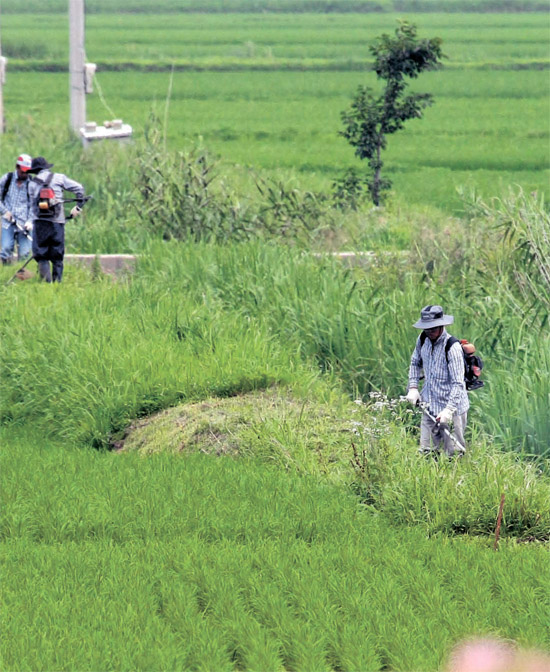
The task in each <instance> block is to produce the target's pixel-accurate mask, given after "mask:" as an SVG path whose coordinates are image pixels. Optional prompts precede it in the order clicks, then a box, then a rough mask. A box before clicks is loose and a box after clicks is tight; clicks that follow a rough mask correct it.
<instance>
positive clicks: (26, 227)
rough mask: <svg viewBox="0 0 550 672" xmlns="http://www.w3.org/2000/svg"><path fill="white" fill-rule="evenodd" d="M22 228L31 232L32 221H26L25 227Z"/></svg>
mask: <svg viewBox="0 0 550 672" xmlns="http://www.w3.org/2000/svg"><path fill="white" fill-rule="evenodd" d="M23 228H24V229H25V231H32V219H29V220H28V221H26V222H25V226H24V227H23Z"/></svg>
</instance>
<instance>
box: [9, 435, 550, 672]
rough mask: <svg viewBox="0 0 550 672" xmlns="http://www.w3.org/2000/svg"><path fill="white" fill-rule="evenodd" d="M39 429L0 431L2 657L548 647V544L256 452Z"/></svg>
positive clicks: (70, 664)
mask: <svg viewBox="0 0 550 672" xmlns="http://www.w3.org/2000/svg"><path fill="white" fill-rule="evenodd" d="M35 431H36V430H35V429H34V428H32V427H27V432H26V433H24V432H17V431H14V430H13V428H10V430H9V431H6V428H3V429H1V430H0V433H1V438H2V451H1V453H0V459H1V461H2V469H1V471H0V473H1V479H2V493H3V516H2V522H1V524H0V531H1V535H2V541H3V543H2V547H1V548H2V551H1V560H2V563H3V567H4V568H5V569H4V571H7V568H8V567H9V568H10V572H9V576H10V580H9V581H5V582H4V584H3V590H2V596H1V599H2V608H3V613H5V614H6V615H7V616H6V618H5V619H4V632H5V635H6V636H5V637H4V638H3V639H2V644H1V645H0V658H1V660H2V667H3V668H4V669H9V670H14V671H15V670H19V669H51V668H53V667H55V668H66V669H68V668H71V669H83V670H88V669H89V670H92V669H103V668H105V667H109V666H110V665H116V666H117V667H128V668H130V667H131V668H132V669H137V670H141V669H144V670H145V669H160V668H162V669H168V668H171V667H176V666H177V667H179V668H181V669H213V668H214V667H215V668H216V669H235V667H237V666H239V667H240V668H241V669H257V666H261V665H267V666H268V667H269V669H289V668H291V667H297V668H298V669H300V668H301V669H303V668H304V667H305V666H307V665H308V664H310V665H313V666H314V667H315V668H316V669H317V668H319V669H327V670H335V669H354V668H357V669H372V670H381V669H383V668H384V667H388V666H389V667H390V669H396V670H397V669H424V670H428V671H431V670H434V671H435V670H438V669H441V666H442V665H443V663H444V661H445V659H446V656H447V655H448V652H449V650H450V648H451V647H452V646H453V645H454V643H455V642H457V641H458V640H460V639H463V638H464V637H467V636H469V635H471V634H474V633H475V634H492V635H499V636H502V637H506V638H511V639H515V640H517V641H518V642H519V643H520V644H522V645H524V646H537V647H540V648H545V647H546V646H547V644H548V639H547V627H546V624H547V615H548V614H547V607H546V604H545V599H544V595H545V587H546V584H547V583H548V579H549V577H548V571H547V567H548V563H547V562H546V556H547V550H546V549H545V548H544V547H543V545H541V544H537V543H533V544H518V543H516V542H514V541H512V540H506V539H504V540H502V541H501V543H500V546H499V552H498V553H495V552H494V551H493V550H492V548H491V543H492V540H491V539H489V540H487V539H481V538H478V539H475V538H466V537H462V538H456V539H449V538H445V537H444V536H443V535H441V534H439V535H434V536H432V537H428V536H426V534H425V531H424V529H422V528H415V527H408V528H404V529H403V528H400V527H399V526H396V525H395V524H392V523H390V522H389V519H388V518H387V517H386V516H385V515H378V516H376V515H374V516H373V515H371V513H370V512H369V511H368V510H367V509H365V508H362V507H358V504H357V503H358V500H357V498H356V497H354V496H352V495H351V494H350V492H349V490H347V489H346V488H344V487H342V486H341V485H340V486H335V485H331V484H329V483H327V481H325V480H324V479H321V480H319V479H316V478H312V477H304V476H298V475H297V474H296V473H294V472H292V471H286V472H285V471H283V470H280V469H278V468H277V469H274V468H269V467H266V465H265V463H263V462H260V463H258V462H257V461H255V460H254V459H248V458H245V459H241V460H235V459H232V458H227V457H222V458H221V459H220V458H216V457H214V456H212V455H204V454H197V455H187V456H182V455H167V454H160V455H150V456H148V457H144V456H143V455H139V454H137V453H131V452H129V453H122V454H120V453H119V454H115V453H102V452H97V451H89V450H80V449H76V448H72V447H71V446H70V445H64V446H60V445H58V444H55V443H51V442H48V441H47V440H44V439H42V442H40V443H38V442H37V435H36V433H35ZM444 494H445V495H446V494H447V493H444Z"/></svg>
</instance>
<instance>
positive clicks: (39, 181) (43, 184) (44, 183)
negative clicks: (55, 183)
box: [33, 173, 53, 187]
mask: <svg viewBox="0 0 550 672" xmlns="http://www.w3.org/2000/svg"><path fill="white" fill-rule="evenodd" d="M52 178H53V173H48V176H47V177H46V179H43V178H41V177H35V178H34V179H33V182H35V183H36V184H38V186H40V187H48V186H49V185H50V182H51V181H52Z"/></svg>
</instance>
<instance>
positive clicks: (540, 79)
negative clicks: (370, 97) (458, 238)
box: [2, 11, 550, 213]
mask: <svg viewBox="0 0 550 672" xmlns="http://www.w3.org/2000/svg"><path fill="white" fill-rule="evenodd" d="M399 19H407V20H409V21H412V22H414V23H416V24H417V26H418V28H419V34H420V36H422V37H435V36H438V37H441V38H442V40H443V51H444V53H445V54H446V56H447V58H445V59H444V68H443V69H442V70H441V71H438V72H432V73H425V74H424V75H423V76H422V77H421V78H419V79H418V80H417V81H414V82H413V83H412V87H411V88H412V90H417V91H425V92H429V93H431V94H432V95H433V96H434V100H435V102H434V105H433V106H432V107H430V108H428V109H427V110H426V112H425V114H424V118H423V119H421V120H413V121H411V122H409V124H408V125H407V126H406V128H405V129H404V130H403V131H402V132H400V133H398V134H395V135H394V136H390V137H389V143H388V149H387V151H386V152H385V154H384V157H383V158H384V161H385V163H386V170H387V174H388V177H390V179H392V181H393V183H394V197H395V198H396V199H398V200H400V201H402V202H405V203H414V204H415V205H420V206H428V207H435V208H438V209H441V210H443V211H444V212H446V213H457V212H458V211H459V210H460V206H461V204H460V199H459V198H458V196H457V188H461V187H462V188H464V187H466V188H475V189H477V190H478V191H479V192H480V193H481V194H482V195H483V196H485V197H491V196H497V195H501V194H502V193H503V191H506V189H507V188H508V185H510V184H517V185H521V186H522V187H523V188H524V189H525V190H526V191H539V192H545V191H546V187H547V184H548V179H549V173H548V165H549V158H550V154H549V152H550V150H549V146H550V145H549V124H548V119H549V118H550V106H549V105H550V104H549V96H548V92H549V84H550V81H549V78H548V64H549V62H550V46H549V41H548V33H549V28H550V25H549V16H548V13H540V12H539V13H536V12H524V13H509V14H502V13H501V14H499V13H485V14H479V13H460V14H458V15H457V14H455V13H422V14H414V13H412V12H410V11H408V12H403V13H399V14H397V13H390V12H385V13H372V12H369V13H362V14H350V13H344V14H334V13H328V14H327V13H324V14H323V13H321V14H311V13H308V14H303V13H294V14H285V13H267V14H266V13H261V14H257V13H252V14H250V13H249V14H242V13H229V14H220V13H213V14H208V13H201V14H193V13H179V14H169V15H166V14H142V13H137V14H128V13H124V14H122V13H107V14H102V13H99V14H95V13H90V14H89V15H88V16H87V18H86V56H87V60H89V61H92V62H95V63H96V64H97V65H98V70H97V74H96V81H97V85H96V88H95V90H94V93H93V94H90V95H89V96H87V111H88V119H90V120H96V121H98V122H99V123H101V122H102V121H103V119H110V118H113V117H116V118H122V119H123V120H124V121H125V122H127V123H130V124H131V125H132V126H133V127H134V129H135V133H136V136H137V137H139V136H140V135H142V134H143V130H144V127H145V125H146V123H147V119H148V116H149V114H150V112H151V110H152V109H155V110H156V111H157V113H158V114H159V116H160V117H161V118H163V119H166V134H167V138H168V141H169V143H170V146H171V147H174V148H185V147H189V146H194V145H196V144H200V145H202V146H205V147H206V148H207V149H208V150H210V151H211V152H214V153H215V154H216V155H218V156H219V157H220V159H221V160H222V162H223V164H224V166H225V171H226V172H227V173H228V174H234V177H233V179H234V180H237V183H238V184H239V188H241V182H243V183H244V184H243V185H242V188H243V189H245V188H246V187H248V186H249V185H250V182H251V181H252V179H253V178H252V177H251V175H255V174H257V173H261V174H264V175H265V174H267V175H269V176H277V177H281V176H282V177H284V179H285V180H288V181H291V182H292V183H293V184H295V185H297V186H299V187H300V188H303V189H310V190H321V191H327V190H330V187H331V184H332V182H333V180H335V179H336V178H338V177H339V176H340V175H341V174H342V173H343V172H344V171H345V170H346V169H347V168H349V167H352V166H355V167H356V168H359V169H360V162H359V161H358V160H357V159H355V157H354V155H353V151H352V148H351V147H350V146H349V145H347V143H346V141H345V140H344V139H343V138H342V137H340V136H339V135H338V134H339V131H340V130H342V125H341V120H340V113H341V112H342V111H343V110H345V109H347V108H348V107H349V104H350V101H351V98H352V96H353V95H354V93H355V91H356V89H357V87H358V86H359V85H370V86H373V87H375V88H376V87H377V81H376V77H375V75H374V74H373V73H372V72H369V63H370V54H369V52H368V46H369V45H370V44H372V42H373V40H374V39H375V38H376V37H377V36H378V35H380V34H381V33H383V32H389V33H391V32H393V30H394V29H395V27H396V26H397V20H399ZM67 31H68V27H67V20H66V17H65V15H63V14H51V15H39V14H36V15H34V14H33V15H29V14H21V15H17V14H9V13H8V14H6V15H5V18H4V19H3V22H2V48H3V51H4V53H5V54H6V55H7V57H8V59H9V65H8V68H9V70H8V72H9V74H8V79H7V83H6V86H5V94H4V96H5V109H6V115H7V120H8V123H10V122H11V123H12V124H16V125H23V126H25V125H31V126H34V125H35V124H37V123H41V120H42V119H60V118H61V119H62V118H66V119H68V114H69V113H68V89H67V86H68V84H67V75H66V71H67V60H68V32H67ZM56 71H57V72H56ZM28 91H36V92H39V93H38V95H33V96H32V97H30V98H29V96H28V94H27V92H28ZM235 166H237V168H236V169H235ZM235 175H239V176H240V177H239V178H238V179H237V177H236V176H235ZM230 179H231V178H230Z"/></svg>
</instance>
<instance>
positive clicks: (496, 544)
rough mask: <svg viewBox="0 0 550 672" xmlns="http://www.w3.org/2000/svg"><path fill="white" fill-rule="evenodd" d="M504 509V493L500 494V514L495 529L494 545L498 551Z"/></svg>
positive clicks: (494, 548)
mask: <svg viewBox="0 0 550 672" xmlns="http://www.w3.org/2000/svg"><path fill="white" fill-rule="evenodd" d="M503 509H504V493H502V495H501V496H500V506H499V507H498V516H497V527H496V530H495V543H494V545H493V550H494V551H496V550H497V548H498V538H499V537H500V525H501V523H502V511H503Z"/></svg>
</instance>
